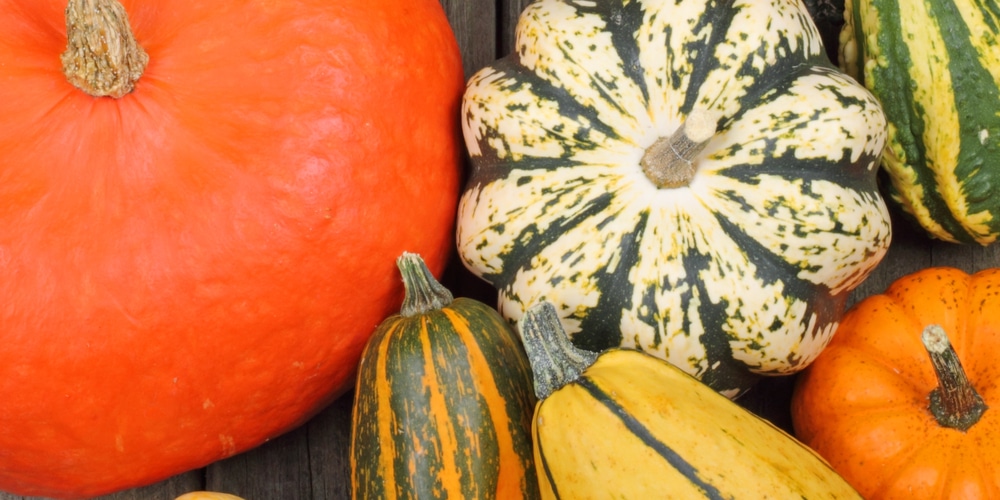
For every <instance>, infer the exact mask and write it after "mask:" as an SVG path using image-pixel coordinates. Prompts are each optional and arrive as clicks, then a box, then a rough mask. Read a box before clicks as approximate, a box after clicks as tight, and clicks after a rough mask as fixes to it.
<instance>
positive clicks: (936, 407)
mask: <svg viewBox="0 0 1000 500" xmlns="http://www.w3.org/2000/svg"><path fill="white" fill-rule="evenodd" d="M920 340H921V341H922V342H923V343H924V347H925V348H926V349H927V353H928V354H929V355H930V357H931V364H933V365H934V371H935V372H936V373H937V377H938V384H939V385H938V387H937V388H935V389H934V390H933V391H931V394H930V410H931V413H932V414H934V418H935V419H937V421H938V423H939V424H941V425H942V426H944V427H950V428H952V429H958V430H960V431H962V432H965V431H967V430H969V429H970V428H971V427H972V426H973V425H975V424H976V422H978V421H979V418H980V417H982V415H983V412H984V411H986V410H987V408H988V407H987V406H986V403H985V402H983V398H982V396H980V395H979V393H978V392H976V389H975V388H974V387H972V383H970V382H969V378H968V377H967V376H966V374H965V369H964V368H962V363H961V362H960V361H959V359H958V354H956V353H955V348H954V347H952V345H951V342H949V341H948V335H947V334H946V333H945V331H944V329H943V328H941V327H940V326H938V325H929V326H928V327H927V328H924V332H923V334H922V335H921V337H920Z"/></svg>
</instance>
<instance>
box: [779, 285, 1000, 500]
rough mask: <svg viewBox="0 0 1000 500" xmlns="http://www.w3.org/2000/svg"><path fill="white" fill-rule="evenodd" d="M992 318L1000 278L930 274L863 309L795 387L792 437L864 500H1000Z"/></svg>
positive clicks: (997, 371)
mask: <svg viewBox="0 0 1000 500" xmlns="http://www.w3.org/2000/svg"><path fill="white" fill-rule="evenodd" d="M996 311H1000V269H988V270H984V271H980V272H978V273H976V274H972V275H970V274H968V273H965V272H963V271H961V270H958V269H954V268H946V267H935V268H929V269H925V270H923V271H919V272H917V273H913V274H911V275H908V276H904V277H902V278H900V279H898V280H897V281H896V282H895V283H893V284H892V285H891V286H890V287H889V288H888V289H887V290H886V291H885V292H884V293H883V294H881V295H873V296H871V297H868V298H866V299H865V300H863V301H861V302H860V303H858V304H856V305H855V306H854V307H853V308H852V309H851V310H850V311H848V313H847V314H846V315H845V317H844V318H843V321H842V323H841V325H840V328H839V329H838V330H837V333H836V335H835V336H834V338H833V340H832V342H831V343H830V345H829V346H828V347H827V348H826V349H825V350H824V351H823V353H822V354H820V356H819V358H817V360H816V361H815V362H814V363H813V364H812V365H811V366H810V367H809V368H808V369H806V370H805V371H804V372H803V373H802V375H801V376H800V378H799V379H798V381H797V383H796V387H795V390H794V392H793V395H792V423H793V426H794V430H795V433H796V435H797V436H798V438H799V439H801V440H802V441H803V442H805V443H806V444H807V445H809V446H811V447H812V448H813V449H815V450H816V451H817V452H818V453H819V454H820V455H822V456H823V457H824V458H826V459H827V461H829V462H830V464H831V465H832V466H833V467H834V469H836V470H837V471H838V472H839V473H840V474H841V475H843V476H844V478H845V479H847V480H848V482H850V483H851V484H852V485H853V486H854V487H855V488H856V489H857V490H858V491H859V492H860V493H861V494H862V495H863V496H864V497H865V498H867V499H869V500H874V499H879V498H909V499H920V498H1000V462H998V458H1000V457H998V455H997V450H998V449H1000V448H998V445H1000V413H998V412H1000V392H998V391H1000V365H998V364H997V362H996V358H995V353H996V352H998V350H1000V319H998V318H997V316H996ZM949 341H950V342H949ZM990 407H993V408H994V409H990Z"/></svg>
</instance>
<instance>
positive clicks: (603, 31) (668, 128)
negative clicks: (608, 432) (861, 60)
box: [457, 0, 891, 397]
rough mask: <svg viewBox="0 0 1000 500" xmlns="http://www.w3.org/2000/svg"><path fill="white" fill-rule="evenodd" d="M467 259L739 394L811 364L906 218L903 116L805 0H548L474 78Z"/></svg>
mask: <svg viewBox="0 0 1000 500" xmlns="http://www.w3.org/2000/svg"><path fill="white" fill-rule="evenodd" d="M463 132H464V137H465V141H466V145H467V148H468V151H469V154H470V156H471V171H470V174H469V178H468V183H467V185H466V186H465V190H464V192H463V195H462V198H461V201H460V206H459V214H458V223H457V224H458V227H457V243H458V253H459V256H460V257H461V259H462V262H463V263H464V264H465V265H466V267H468V268H469V269H470V270H471V271H472V272H473V273H475V274H477V275H478V276H480V277H482V278H483V279H484V280H486V281H487V282H489V283H491V284H492V285H493V286H494V287H495V288H497V289H498V291H499V303H498V306H497V308H498V310H499V311H500V312H501V314H503V315H504V316H505V317H507V318H508V319H509V320H511V321H516V319H517V318H519V317H520V316H521V315H522V314H523V312H524V311H525V310H526V309H527V308H528V307H530V306H531V305H533V304H535V303H538V302H539V301H541V300H547V301H550V302H552V303H553V304H555V305H556V307H557V310H558V311H559V315H560V317H561V318H562V320H563V326H564V327H565V329H566V331H567V332H568V334H569V335H571V336H572V338H573V341H574V343H575V344H576V345H577V346H578V347H581V348H584V349H588V350H591V351H601V350H604V349H606V348H610V347H617V346H621V347H634V348H638V349H641V350H643V351H646V352H649V353H652V354H654V355H657V356H659V357H661V358H663V359H667V360H669V361H670V362H672V363H674V364H675V365H677V366H679V367H681V368H682V369H683V370H684V371H686V372H688V373H691V374H692V375H695V376H696V377H698V378H699V379H700V380H703V381H704V382H705V383H707V384H709V385H710V386H712V387H713V388H715V389H717V390H719V391H721V392H724V393H725V394H727V395H729V396H731V397H735V396H737V395H738V394H740V393H742V392H743V391H745V390H747V389H748V388H749V387H750V386H752V385H753V383H754V382H755V381H756V380H758V379H759V377H760V376H761V375H762V374H770V375H775V374H790V373H794V372H797V371H799V370H801V369H802V368H804V367H805V366H807V365H808V364H809V363H810V362H811V361H812V360H813V359H815V357H816V356H817V355H818V354H819V352H820V351H821V350H822V348H823V347H824V346H825V345H826V343H827V342H828V341H829V339H830V336H831V335H832V334H833V331H834V329H835V328H836V325H837V322H838V320H839V318H840V316H841V315H842V314H843V311H844V308H845V307H844V306H845V302H846V299H847V297H848V295H849V293H850V291H851V290H853V289H854V288H855V287H856V286H857V285H858V284H860V283H861V282H862V281H863V280H864V279H865V278H866V277H867V276H868V275H869V273H870V271H871V270H872V269H873V268H874V267H875V265H876V264H877V263H878V262H879V261H880V260H881V259H882V257H883V256H884V254H885V252H886V250H887V248H888V245H889V242H890V238H891V226H890V220H889V214H888V210H887V208H886V205H885V203H884V201H883V199H882V197H881V195H880V193H879V191H878V189H877V182H876V175H877V172H878V164H879V160H880V156H881V153H882V150H883V147H884V144H885V137H886V124H885V118H884V116H883V114H882V111H881V108H880V107H879V104H878V103H877V102H876V100H875V99H874V97H873V96H872V95H871V93H870V92H868V91H867V90H866V89H865V88H864V87H863V86H861V85H860V84H858V83H857V82H856V81H855V80H853V79H851V78H850V77H848V76H847V75H845V74H844V73H843V72H841V71H840V70H838V69H836V68H835V67H834V66H833V65H832V63H831V62H830V60H829V58H828V57H827V55H826V51H825V49H824V47H823V45H822V43H821V41H820V36H819V34H818V33H817V31H816V27H815V24H814V23H813V22H812V21H811V19H810V17H809V14H808V11H807V10H806V8H805V7H804V6H803V5H802V4H801V3H800V2H798V1H797V0H742V1H726V2H715V1H707V0H685V1H674V0H602V1H584V0H579V1H572V0H540V1H537V2H534V3H532V4H530V5H529V6H528V7H527V8H526V9H525V10H524V11H523V12H522V14H521V17H520V20H519V23H518V26H517V32H516V51H515V52H514V53H513V54H511V55H510V56H508V57H505V58H503V59H500V60H499V61H496V62H495V63H494V64H492V65H490V66H488V67H486V68H484V69H482V70H481V71H479V72H477V73H476V74H475V75H473V77H472V78H471V79H470V81H469V82H468V84H467V88H466V91H465V95H464V98H463Z"/></svg>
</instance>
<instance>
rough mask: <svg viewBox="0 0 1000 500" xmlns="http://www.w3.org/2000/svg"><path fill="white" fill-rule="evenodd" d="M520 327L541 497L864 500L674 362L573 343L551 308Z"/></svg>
mask: <svg viewBox="0 0 1000 500" xmlns="http://www.w3.org/2000/svg"><path fill="white" fill-rule="evenodd" d="M519 330H520V333H521V336H522V339H523V342H524V345H525V348H526V350H527V352H528V358H529V359H530V361H531V367H532V370H533V372H534V376H535V390H536V394H537V396H538V399H539V401H538V403H537V404H536V406H535V414H534V421H533V425H532V436H533V440H534V442H535V466H536V468H537V469H538V476H539V484H540V486H541V493H542V498H544V499H557V498H572V499H581V500H582V499H587V498H594V499H605V498H634V499H641V500H645V499H649V498H672V499H686V498H698V499H704V498H711V499H722V498H729V499H737V498H746V499H753V500H758V499H761V498H809V499H817V498H851V499H860V498H861V497H860V496H859V495H858V494H857V493H856V492H855V491H854V489H853V488H851V486H850V485H848V483H847V482H846V481H844V479H843V478H841V477H840V476H839V475H838V474H837V473H836V472H834V470H833V469H831V468H830V466H829V465H828V464H827V463H826V462H825V461H824V460H823V459H822V458H820V457H819V456H818V455H816V454H815V453H814V452H813V451H812V450H810V449H809V448H807V447H806V446H804V445H802V444H801V443H800V442H798V441H796V440H795V438H793V437H791V436H789V435H788V434H787V433H785V432H784V431H782V430H780V429H779V428H777V427H775V426H773V425H772V424H771V423H769V422H768V421H766V420H764V419H761V418H759V417H757V416H756V415H754V414H753V413H750V412H749V411H747V410H745V409H743V408H742V407H740V406H738V405H737V404H736V403H734V402H732V401H730V400H728V399H726V398H725V397H723V396H722V395H720V394H718V393H717V392H715V391H713V390H712V389H710V388H709V387H708V386H706V385H705V384H702V383H701V382H699V381H698V380H697V379H695V378H694V377H692V376H690V375H688V374H687V373H684V372H683V371H681V370H680V369H678V368H677V367H675V366H673V365H671V364H670V363H667V362H665V361H664V360H662V359H659V358H656V357H654V356H652V355H650V354H647V353H644V352H641V351H637V350H634V349H621V348H615V349H610V350H607V351H605V352H603V353H601V354H600V355H597V354H595V353H592V352H589V351H584V350H582V349H578V348H576V347H575V346H573V344H572V343H571V342H570V341H569V339H568V337H567V336H566V335H565V333H564V332H563V331H562V326H561V325H560V324H559V317H558V316H557V315H556V313H555V309H554V308H553V306H552V305H551V304H550V303H548V302H542V303H539V304H538V305H536V306H533V307H532V308H531V309H529V310H528V311H527V313H525V315H524V316H523V317H522V318H521V320H520V324H519Z"/></svg>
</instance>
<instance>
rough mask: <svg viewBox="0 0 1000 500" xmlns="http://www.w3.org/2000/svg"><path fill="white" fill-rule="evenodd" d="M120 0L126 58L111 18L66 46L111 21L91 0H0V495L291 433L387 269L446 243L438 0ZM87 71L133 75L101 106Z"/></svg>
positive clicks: (193, 461) (338, 385)
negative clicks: (70, 17) (99, 17)
mask: <svg viewBox="0 0 1000 500" xmlns="http://www.w3.org/2000/svg"><path fill="white" fill-rule="evenodd" d="M73 1H74V2H77V1H78V0H73ZM123 5H124V12H126V13H127V21H128V22H127V24H126V25H125V26H126V28H127V29H125V30H124V31H123V32H128V31H131V32H132V33H134V40H135V41H136V43H137V44H138V46H139V47H141V48H142V49H143V51H144V53H145V54H147V55H148V62H146V63H145V64H143V58H142V57H139V56H136V55H135V54H137V53H138V50H135V51H133V53H131V55H129V54H126V55H125V57H124V58H116V57H117V56H119V55H121V54H120V53H119V52H118V51H117V50H118V49H119V48H128V47H129V44H128V43H127V41H128V38H129V37H128V36H124V35H123V38H122V39H123V40H125V41H126V42H124V43H118V41H117V40H118V39H117V38H115V37H116V36H117V35H115V33H116V32H115V31H114V28H113V27H112V25H115V24H116V23H114V22H111V23H108V25H107V26H105V25H101V26H97V27H96V28H95V29H94V30H93V31H92V33H91V39H90V42H95V41H96V43H91V44H90V45H89V46H88V43H89V42H88V41H87V36H83V37H76V36H75V35H74V36H69V34H68V32H67V28H66V25H67V21H66V15H65V14H66V12H69V11H75V10H82V12H84V13H86V12H95V13H97V12H102V13H107V14H108V15H107V17H108V19H111V20H112V21H113V20H115V19H118V20H124V19H122V17H121V12H120V11H117V12H118V13H117V14H116V13H115V12H116V10H115V8H114V6H113V5H111V4H109V3H108V2H107V1H105V0H82V1H79V3H78V4H77V5H76V6H75V7H74V9H67V4H66V3H65V0H59V1H54V0H31V1H23V0H0V11H3V13H4V14H3V16H2V20H0V61H2V64H0V95H2V96H3V99H0V117H3V118H2V120H0V276H2V279H0V490H3V491H9V492H13V493H17V494H21V495H32V496H34V495H38V496H77V497H78V496H92V495H98V494H102V493H106V492H110V491H113V490H118V489H124V488H127V487H131V486H136V485H140V484H145V483H151V482H155V481H157V480H160V479H163V478H166V477H168V476H171V475H174V474H177V473H180V472H182V471H185V470H188V469H193V468H197V467H200V466H203V465H205V464H207V463H210V462H212V461H215V460H218V459H221V458H224V457H227V456H230V455H233V454H235V453H239V452H241V451H243V450H246V449H249V448H251V447H254V446H257V445H259V444H260V443H262V442H264V441H265V440H267V439H269V438H272V437H274V436H276V435H278V434H280V433H282V432H284V431H286V430H289V429H290V428H292V427H294V426H297V425H299V424H301V423H302V422H303V421H304V420H306V419H307V418H309V417H310V416H311V415H312V414H314V413H315V412H317V411H318V410H319V409H321V408H322V407H323V406H324V405H325V404H327V403H328V402H330V401H331V400H332V399H333V398H335V397H336V396H338V395H339V394H340V393H342V392H343V391H345V390H346V389H348V388H349V387H350V386H351V384H352V382H353V372H354V371H355V369H356V365H357V361H358V359H359V357H360V353H361V350H362V348H363V346H364V344H365V341H366V340H367V338H368V336H369V335H370V334H371V332H372V331H373V330H374V328H375V327H376V326H377V325H378V323H379V322H380V321H381V320H382V319H383V318H384V317H386V316H387V315H389V314H390V313H391V312H392V311H393V310H395V309H397V308H398V307H399V302H400V300H401V298H402V284H401V282H400V281H399V278H398V274H397V271H396V267H395V265H394V262H395V258H396V257H397V256H398V255H399V254H400V253H402V252H403V251H412V252H419V253H420V254H421V255H422V256H423V257H424V258H425V260H426V261H427V263H428V265H429V267H430V268H431V270H432V271H434V272H435V273H438V272H441V271H442V269H443V267H444V264H445V261H446V259H447V258H448V257H449V254H450V252H451V248H452V243H451V242H452V237H453V233H452V226H453V223H454V212H455V208H456V204H457V198H458V188H459V186H458V183H459V177H460V174H461V168H460V167H461V154H462V153H461V149H460V144H459V137H460V136H459V135H458V133H457V130H458V105H459V101H460V98H461V92H462V89H463V86H464V78H463V74H462V67H461V59H460V56H459V53H458V46H457V43H456V41H455V38H454V35H453V33H452V31H451V29H450V26H449V25H448V21H447V18H446V17H445V15H444V12H443V9H442V8H441V5H440V4H439V2H438V1H437V0H343V1H329V0H288V1H283V2H273V1H262V0H219V1H214V2H202V1H191V0H145V1H139V0H124V1H123ZM95 19H96V18H95ZM92 22H97V21H96V20H94V19H82V18H81V19H75V20H74V21H73V24H74V26H76V27H77V28H80V29H85V28H86V27H87V26H89V25H90V24H91V23H92ZM102 22H103V21H102ZM119 31H121V30H119ZM67 39H72V40H76V42H74V46H73V47H72V49H73V50H72V51H71V52H72V53H70V54H69V55H68V56H67V57H66V59H67V61H68V62H67V64H66V67H67V68H69V71H68V73H70V74H73V75H74V76H73V78H72V79H73V81H74V82H76V84H71V83H70V82H69V79H68V77H67V76H66V74H64V69H63V63H62V62H61V58H60V55H61V54H62V53H63V52H64V50H65V49H66V48H67ZM88 50H89V52H88ZM77 53H79V54H77ZM80 54H82V55H80ZM76 57H85V58H86V57H90V58H93V59H92V60H91V59H74V58H76ZM88 65H90V66H92V67H94V68H105V69H108V71H107V72H106V74H104V75H103V76H109V79H113V78H110V77H119V76H123V75H125V74H127V73H134V72H138V73H140V76H138V79H137V80H135V82H134V89H131V90H130V89H129V88H128V86H127V85H125V86H121V87H118V88H117V90H112V91H108V92H107V94H109V95H105V94H104V93H101V92H102V90H101V88H102V85H99V84H100V83H101V82H102V78H103V76H102V75H89V76H84V77H82V78H81V77H79V76H80V75H78V73H79V72H80V71H83V72H86V71H87V68H88V67H89V66H88ZM88 82H90V83H95V82H96V83H95V85H93V87H95V88H97V90H96V91H94V89H88V90H87V91H84V90H81V89H80V88H77V85H80V86H87V85H88ZM88 92H92V93H94V94H95V95H90V94H89V93H88ZM114 95H120V97H112V96H114Z"/></svg>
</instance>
